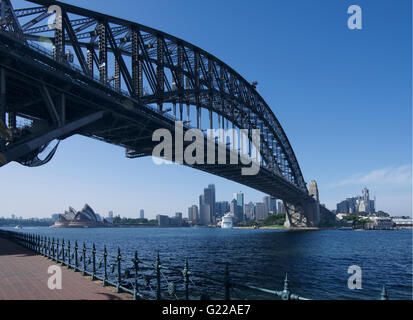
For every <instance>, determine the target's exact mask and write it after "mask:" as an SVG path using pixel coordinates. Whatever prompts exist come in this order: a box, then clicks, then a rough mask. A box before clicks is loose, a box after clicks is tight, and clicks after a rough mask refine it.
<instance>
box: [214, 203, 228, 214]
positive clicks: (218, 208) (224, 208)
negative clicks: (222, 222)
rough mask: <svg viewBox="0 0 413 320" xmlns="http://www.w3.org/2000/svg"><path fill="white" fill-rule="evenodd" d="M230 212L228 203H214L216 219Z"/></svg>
mask: <svg viewBox="0 0 413 320" xmlns="http://www.w3.org/2000/svg"><path fill="white" fill-rule="evenodd" d="M228 212H230V206H229V202H228V201H220V202H216V203H215V213H216V216H217V217H220V218H221V217H223V216H225V215H226V214H227V213H228Z"/></svg>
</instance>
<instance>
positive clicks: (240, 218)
mask: <svg viewBox="0 0 413 320" xmlns="http://www.w3.org/2000/svg"><path fill="white" fill-rule="evenodd" d="M234 199H235V200H237V207H238V208H237V214H236V215H235V217H236V218H237V219H238V221H244V201H245V198H244V193H242V192H241V191H240V192H238V193H236V194H235V195H234Z"/></svg>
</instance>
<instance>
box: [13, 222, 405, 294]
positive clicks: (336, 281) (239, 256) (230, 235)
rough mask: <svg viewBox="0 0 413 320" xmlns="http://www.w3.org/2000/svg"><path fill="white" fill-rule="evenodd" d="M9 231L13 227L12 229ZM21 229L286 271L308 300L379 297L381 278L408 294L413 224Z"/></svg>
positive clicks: (239, 272) (200, 262) (205, 263)
mask: <svg viewBox="0 0 413 320" xmlns="http://www.w3.org/2000/svg"><path fill="white" fill-rule="evenodd" d="M10 230H12V229H10ZM19 232H27V233H35V234H39V235H46V236H50V237H54V238H59V239H62V238H64V239H65V241H72V242H74V241H75V240H77V241H78V242H79V244H83V242H86V244H87V245H89V246H91V244H92V243H95V245H96V247H97V249H98V250H102V249H103V246H104V245H106V246H107V248H108V250H109V251H111V252H113V253H114V252H115V251H116V250H117V248H118V246H119V247H120V249H121V252H122V255H129V256H131V257H132V256H133V253H134V251H135V250H137V251H138V252H139V257H140V259H142V260H147V261H154V259H155V257H156V254H157V252H159V253H160V257H161V262H162V264H164V265H168V266H174V267H183V264H184V261H185V259H188V261H189V266H190V269H191V271H192V272H193V273H194V274H201V275H205V276H210V277H214V278H217V279H220V278H222V277H223V274H224V268H225V267H224V264H225V263H226V262H228V263H229V264H230V272H231V278H232V280H233V281H236V282H237V283H241V284H247V285H253V286H258V287H262V288H266V289H271V290H282V287H283V280H284V277H285V274H286V273H288V275H289V280H290V287H291V290H292V291H293V292H294V293H296V294H298V295H301V296H303V297H306V298H310V299H329V300H330V299H340V300H342V299H373V300H374V299H378V298H379V296H380V292H381V289H382V286H383V285H386V286H387V289H388V291H389V295H390V299H398V300H399V299H403V300H406V299H408V300H411V299H412V277H413V275H412V230H399V231H337V230H323V231H300V232H288V231H284V230H222V229H190V228H179V229H157V228H153V229H50V228H25V229H24V230H20V231H19ZM353 265H357V266H360V267H361V269H362V289H361V290H350V289H349V288H348V284H347V283H348V279H349V277H350V276H351V275H350V274H348V268H349V267H350V266H353Z"/></svg>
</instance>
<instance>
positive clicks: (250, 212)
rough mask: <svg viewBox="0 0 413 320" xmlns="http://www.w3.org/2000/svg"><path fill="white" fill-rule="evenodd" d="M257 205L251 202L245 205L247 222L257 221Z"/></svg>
mask: <svg viewBox="0 0 413 320" xmlns="http://www.w3.org/2000/svg"><path fill="white" fill-rule="evenodd" d="M254 210H255V205H254V203H252V202H250V203H248V204H246V205H244V215H245V219H246V220H247V221H253V220H255V211H254Z"/></svg>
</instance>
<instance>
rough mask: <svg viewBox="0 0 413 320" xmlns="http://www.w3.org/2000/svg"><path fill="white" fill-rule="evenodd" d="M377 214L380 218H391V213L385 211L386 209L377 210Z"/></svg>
mask: <svg viewBox="0 0 413 320" xmlns="http://www.w3.org/2000/svg"><path fill="white" fill-rule="evenodd" d="M376 216H378V217H380V218H389V217H390V215H389V214H388V213H387V212H384V211H379V212H377V213H376Z"/></svg>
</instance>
